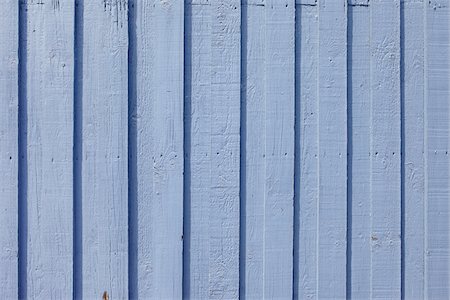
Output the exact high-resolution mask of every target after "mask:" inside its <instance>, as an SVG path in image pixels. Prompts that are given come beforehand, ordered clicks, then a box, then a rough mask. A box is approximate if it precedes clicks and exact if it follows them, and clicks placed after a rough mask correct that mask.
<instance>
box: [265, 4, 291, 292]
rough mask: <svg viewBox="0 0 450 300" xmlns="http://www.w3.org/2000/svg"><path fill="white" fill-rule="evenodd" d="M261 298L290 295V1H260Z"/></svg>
mask: <svg viewBox="0 0 450 300" xmlns="http://www.w3.org/2000/svg"><path fill="white" fill-rule="evenodd" d="M265 12H266V13H265V17H266V32H265V39H266V41H265V45H266V47H265V55H264V57H265V90H264V92H265V140H266V144H265V149H264V154H265V156H266V166H265V189H264V196H265V199H264V200H265V201H264V238H263V249H264V269H263V272H264V286H263V290H264V294H263V295H264V297H265V298H268V299H276V298H292V269H293V259H292V258H293V257H292V248H293V225H294V224H293V204H294V203H293V199H294V189H293V188H294V181H293V179H294V163H293V162H294V111H295V100H294V91H295V64H294V63H295V37H294V32H295V24H294V22H295V1H294V0H283V1H279V0H267V1H266V6H265Z"/></svg>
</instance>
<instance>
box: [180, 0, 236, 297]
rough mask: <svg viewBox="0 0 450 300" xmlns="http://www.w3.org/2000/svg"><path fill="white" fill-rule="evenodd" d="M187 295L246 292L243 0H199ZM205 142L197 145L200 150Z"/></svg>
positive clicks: (193, 17)
mask: <svg viewBox="0 0 450 300" xmlns="http://www.w3.org/2000/svg"><path fill="white" fill-rule="evenodd" d="M189 5H190V8H189V11H190V13H189V17H190V23H191V24H192V30H191V36H190V39H191V40H190V42H189V43H190V48H191V49H189V50H188V51H189V52H188V59H189V62H188V64H190V66H189V68H190V71H189V73H190V74H191V77H190V78H189V79H188V80H190V81H191V86H190V88H189V89H188V93H189V94H188V95H187V97H188V98H187V101H191V109H192V112H191V124H190V127H191V131H190V133H189V134H190V135H191V145H192V149H193V151H192V155H191V158H190V170H191V171H190V175H191V188H190V195H189V198H190V210H191V219H190V223H191V224H190V226H191V231H190V254H189V257H190V258H189V259H190V266H189V271H188V272H187V273H188V274H187V276H189V282H187V284H188V287H186V293H187V295H185V296H186V297H189V298H191V299H198V298H223V299H235V298H238V296H239V160H240V159H239V148H240V144H239V139H240V136H239V129H240V122H239V120H240V11H241V7H240V1H238V0H233V1H223V0H214V1H191V3H189ZM196 148H197V149H196Z"/></svg>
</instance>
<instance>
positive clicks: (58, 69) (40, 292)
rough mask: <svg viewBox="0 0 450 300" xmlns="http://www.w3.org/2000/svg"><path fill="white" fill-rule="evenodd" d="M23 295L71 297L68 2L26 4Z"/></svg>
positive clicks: (71, 15)
mask: <svg viewBox="0 0 450 300" xmlns="http://www.w3.org/2000/svg"><path fill="white" fill-rule="evenodd" d="M25 5H26V8H25V9H26V10H27V15H26V16H27V25H26V26H27V27H26V29H27V30H26V34H27V43H26V47H27V52H26V55H27V64H26V68H27V71H26V101H27V162H28V164H27V171H28V175H27V179H28V181H27V192H26V195H27V215H28V221H27V224H28V230H27V234H28V239H27V296H28V297H29V298H41V299H42V298H47V299H50V298H65V297H67V295H70V294H72V264H73V261H72V245H73V238H72V236H73V228H72V224H73V218H72V215H73V212H72V208H73V201H72V200H73V198H72V195H73V191H72V182H73V178H72V174H73V171H72V165H73V164H72V143H73V70H74V68H73V67H74V63H73V61H74V57H73V41H74V35H73V32H74V3H73V2H59V1H53V2H45V3H44V2H39V3H37V2H34V1H27V3H26V4H25Z"/></svg>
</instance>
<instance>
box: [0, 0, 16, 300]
mask: <svg viewBox="0 0 450 300" xmlns="http://www.w3.org/2000/svg"><path fill="white" fill-rule="evenodd" d="M18 9H19V3H18V1H15V0H7V1H5V2H3V3H2V9H1V10H0V40H1V41H3V43H2V45H1V46H0V141H1V142H0V170H2V176H0V199H1V201H0V228H1V229H0V291H2V292H1V293H2V297H5V298H7V299H13V298H15V297H17V287H18V274H17V270H18V268H17V254H18V238H17V228H18V223H17V222H18V219H17V216H18V207H17V203H18V201H17V200H18V199H17V174H18V163H17V162H18V143H17V141H18V138H17V135H18V119H17V114H18V88H17V83H18V52H17V49H18V41H19V32H18V28H19V27H18V24H19V21H18V19H19V10H18Z"/></svg>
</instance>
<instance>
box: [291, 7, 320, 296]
mask: <svg viewBox="0 0 450 300" xmlns="http://www.w3.org/2000/svg"><path fill="white" fill-rule="evenodd" d="M296 13H297V21H296V39H297V53H296V62H297V79H296V84H297V85H299V89H298V92H297V95H296V97H297V99H296V101H297V105H298V106H300V117H299V118H297V119H296V122H298V124H299V125H298V126H297V129H298V130H299V133H298V134H299V136H300V138H299V139H298V142H299V143H300V145H299V149H300V152H299V153H296V155H299V156H300V157H299V161H300V166H296V167H299V168H300V173H299V176H297V178H296V179H297V186H298V189H299V198H298V209H299V211H298V212H297V215H298V217H299V225H298V227H299V231H298V243H299V245H298V249H299V250H298V251H299V254H298V266H296V267H297V268H298V278H297V281H298V282H296V283H294V284H296V285H298V288H297V289H298V290H297V292H296V293H297V295H296V296H297V298H296V299H311V298H317V296H318V295H317V263H318V257H317V253H318V248H317V246H318V244H317V240H318V235H317V233H318V219H317V216H318V215H317V212H318V198H319V186H318V182H319V173H318V172H319V169H318V167H319V165H318V151H319V143H318V139H317V135H318V126H319V123H318V112H319V111H318V108H319V105H318V104H319V103H318V89H317V87H318V77H317V74H318V52H319V51H318V50H319V22H318V18H317V14H318V6H317V5H311V4H310V3H303V2H302V3H300V4H297V6H296Z"/></svg>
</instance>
